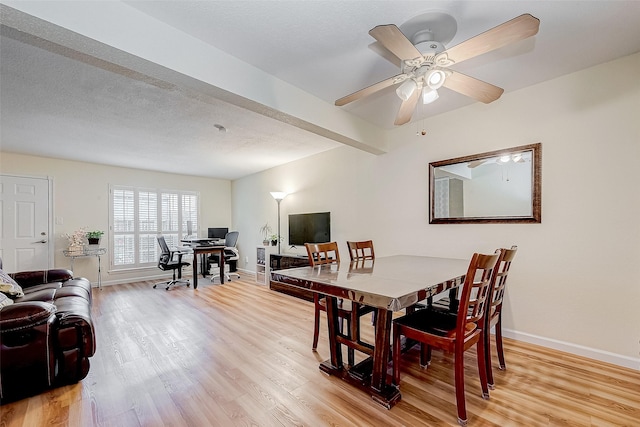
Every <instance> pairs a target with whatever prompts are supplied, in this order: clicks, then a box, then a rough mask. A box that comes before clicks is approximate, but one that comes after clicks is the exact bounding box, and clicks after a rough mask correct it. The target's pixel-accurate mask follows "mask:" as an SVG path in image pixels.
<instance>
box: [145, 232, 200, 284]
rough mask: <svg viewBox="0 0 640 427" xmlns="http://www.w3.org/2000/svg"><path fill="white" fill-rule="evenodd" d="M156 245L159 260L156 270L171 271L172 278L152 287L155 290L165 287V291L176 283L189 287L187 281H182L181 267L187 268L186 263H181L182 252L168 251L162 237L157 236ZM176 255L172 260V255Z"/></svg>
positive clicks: (187, 264)
mask: <svg viewBox="0 0 640 427" xmlns="http://www.w3.org/2000/svg"><path fill="white" fill-rule="evenodd" d="M157 239H158V245H160V252H161V253H160V258H158V268H159V269H160V270H162V271H173V278H172V279H171V280H169V281H166V282H160V283H156V284H154V285H153V288H154V289H155V287H156V286H158V285H167V287H166V288H165V289H166V290H167V291H168V290H169V288H170V287H171V286H173V285H175V284H178V283H184V284H186V285H187V286H189V285H190V283H189V280H182V267H186V266H189V265H191V264H189V263H188V262H183V261H182V255H183V254H184V252H182V251H172V250H170V249H169V246H168V245H167V241H166V240H165V239H164V236H163V235H158V236H157ZM176 254H177V255H178V259H177V260H175V259H173V256H174V255H176ZM176 270H177V271H178V277H177V278H176Z"/></svg>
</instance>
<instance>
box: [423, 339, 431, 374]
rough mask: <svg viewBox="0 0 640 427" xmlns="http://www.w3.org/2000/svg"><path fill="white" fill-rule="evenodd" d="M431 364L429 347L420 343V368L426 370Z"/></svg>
mask: <svg viewBox="0 0 640 427" xmlns="http://www.w3.org/2000/svg"><path fill="white" fill-rule="evenodd" d="M430 364H431V346H428V345H426V344H422V343H420V367H421V368H428V367H429V365H430Z"/></svg>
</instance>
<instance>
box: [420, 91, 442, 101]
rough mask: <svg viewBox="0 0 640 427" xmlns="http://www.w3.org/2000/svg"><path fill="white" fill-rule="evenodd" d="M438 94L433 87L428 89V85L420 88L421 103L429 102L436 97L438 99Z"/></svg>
mask: <svg viewBox="0 0 640 427" xmlns="http://www.w3.org/2000/svg"><path fill="white" fill-rule="evenodd" d="M438 97H439V95H438V91H437V90H435V89H429V88H428V87H425V88H424V89H422V103H423V104H429V103H431V102H433V101H435V100H436V99H438Z"/></svg>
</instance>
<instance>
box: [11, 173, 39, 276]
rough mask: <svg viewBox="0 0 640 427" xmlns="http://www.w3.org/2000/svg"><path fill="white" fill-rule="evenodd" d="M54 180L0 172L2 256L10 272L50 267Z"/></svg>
mask: <svg viewBox="0 0 640 427" xmlns="http://www.w3.org/2000/svg"><path fill="white" fill-rule="evenodd" d="M50 188H51V186H50V181H49V180H48V179H46V178H28V177H19V176H12V175H0V215H2V216H1V217H0V256H1V257H2V264H3V266H2V269H3V270H5V271H7V272H10V273H11V272H16V271H26V270H44V269H47V268H49V265H50V263H49V261H50V253H51V248H52V246H51V245H52V242H51V238H50V237H51V236H50V235H51V230H50V227H51V220H50V218H51V201H50V196H51V194H50Z"/></svg>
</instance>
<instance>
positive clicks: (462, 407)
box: [453, 345, 467, 426]
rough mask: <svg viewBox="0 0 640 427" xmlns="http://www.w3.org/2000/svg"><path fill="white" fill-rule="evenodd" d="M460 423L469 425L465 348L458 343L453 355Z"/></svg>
mask: <svg viewBox="0 0 640 427" xmlns="http://www.w3.org/2000/svg"><path fill="white" fill-rule="evenodd" d="M453 365H454V376H455V388H456V406H457V408H458V424H460V425H461V426H466V425H467V406H466V402H465V398H464V350H463V349H462V346H461V345H457V346H456V349H455V350H454V356H453Z"/></svg>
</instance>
